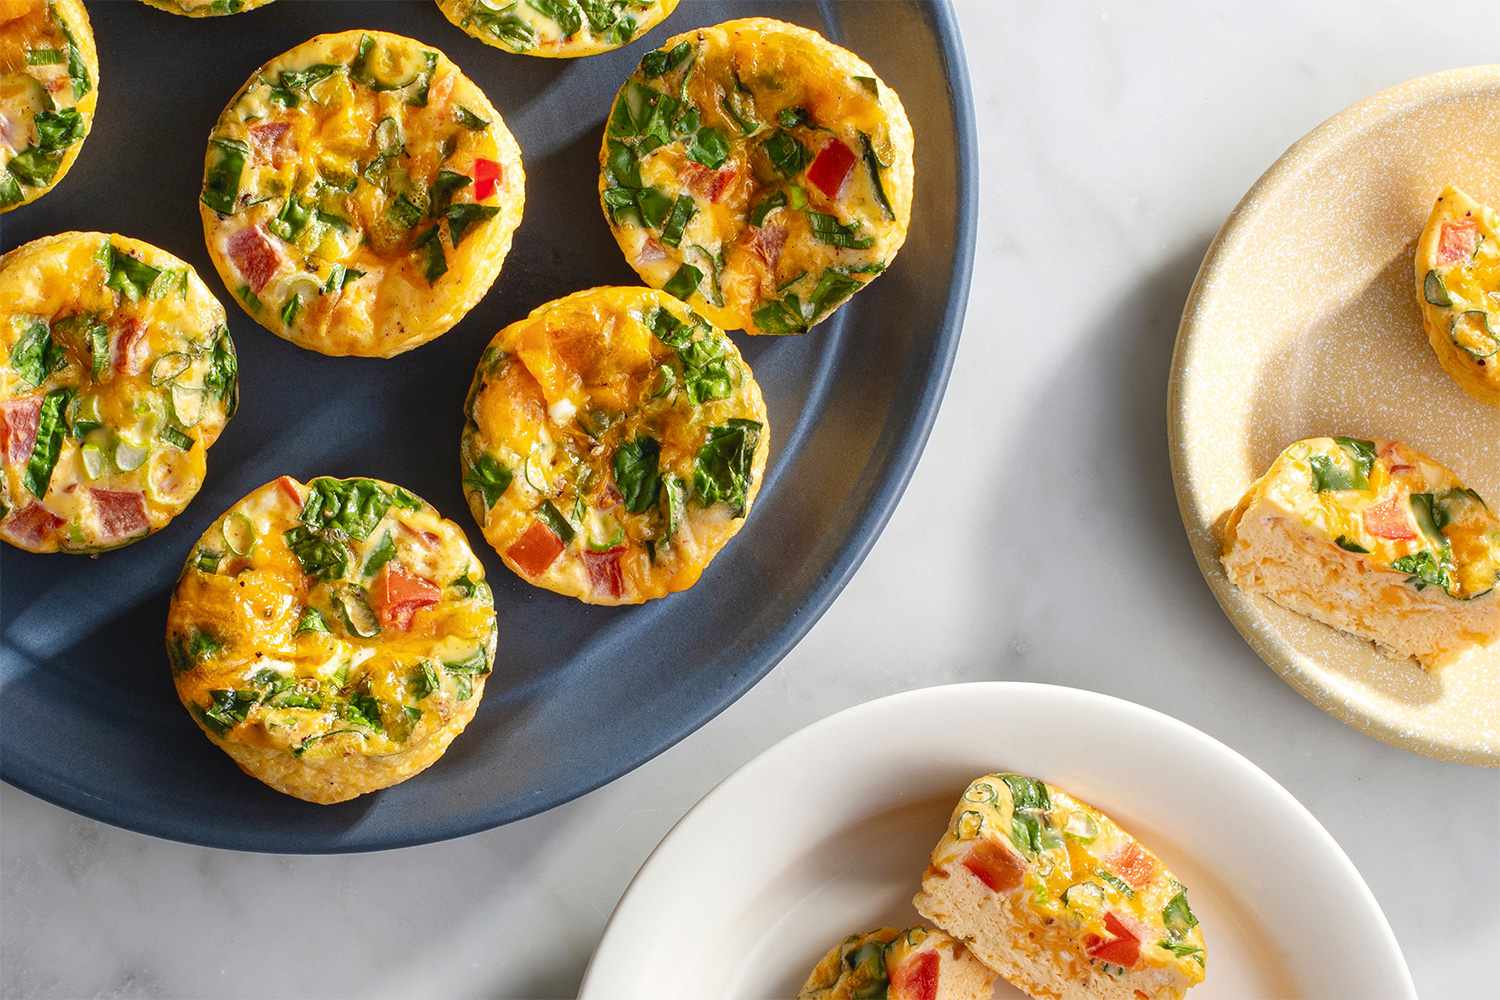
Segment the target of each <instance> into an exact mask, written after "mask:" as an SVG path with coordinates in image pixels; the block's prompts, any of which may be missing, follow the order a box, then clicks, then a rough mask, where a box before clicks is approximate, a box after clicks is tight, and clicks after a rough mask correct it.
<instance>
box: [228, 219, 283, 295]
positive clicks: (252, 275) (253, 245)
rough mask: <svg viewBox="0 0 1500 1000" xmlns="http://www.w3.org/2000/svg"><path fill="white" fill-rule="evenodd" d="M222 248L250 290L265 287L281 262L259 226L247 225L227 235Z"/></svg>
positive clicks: (256, 290)
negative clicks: (229, 235) (227, 238)
mask: <svg viewBox="0 0 1500 1000" xmlns="http://www.w3.org/2000/svg"><path fill="white" fill-rule="evenodd" d="M224 250H225V253H227V254H228V255H229V259H230V260H231V261H233V262H234V266H235V270H237V271H239V272H240V277H242V278H244V279H245V283H246V284H247V285H249V286H250V290H251V291H252V292H257V293H258V292H259V291H260V290H261V289H262V288H265V287H266V282H268V281H270V280H271V275H273V274H275V273H276V268H277V267H278V266H279V265H280V264H281V254H279V253H277V252H276V247H275V246H274V245H273V244H272V243H271V241H270V240H268V239H266V236H265V234H264V233H262V232H261V231H260V227H259V226H249V227H248V228H245V229H241V230H240V231H239V232H237V233H235V234H234V235H233V236H231V237H229V242H228V243H226V244H225V245H224Z"/></svg>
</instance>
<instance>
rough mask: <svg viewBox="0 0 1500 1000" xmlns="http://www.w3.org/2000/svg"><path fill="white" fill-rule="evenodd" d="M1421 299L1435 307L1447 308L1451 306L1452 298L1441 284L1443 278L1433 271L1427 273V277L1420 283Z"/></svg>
mask: <svg viewBox="0 0 1500 1000" xmlns="http://www.w3.org/2000/svg"><path fill="white" fill-rule="evenodd" d="M1422 297H1423V298H1424V299H1426V300H1427V301H1428V302H1430V303H1432V304H1433V305H1435V306H1442V307H1444V308H1449V307H1451V306H1452V305H1453V297H1452V296H1451V295H1449V294H1448V288H1447V286H1446V285H1444V284H1443V276H1442V275H1440V274H1438V273H1437V271H1435V270H1434V271H1428V272H1427V277H1426V278H1425V279H1424V280H1423V281H1422Z"/></svg>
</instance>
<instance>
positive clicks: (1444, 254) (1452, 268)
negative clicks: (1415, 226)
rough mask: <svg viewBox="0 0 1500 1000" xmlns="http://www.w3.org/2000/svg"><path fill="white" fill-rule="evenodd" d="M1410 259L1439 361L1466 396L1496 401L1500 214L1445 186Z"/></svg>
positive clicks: (1499, 401) (1499, 392) (1499, 390)
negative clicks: (1413, 265) (1412, 262)
mask: <svg viewBox="0 0 1500 1000" xmlns="http://www.w3.org/2000/svg"><path fill="white" fill-rule="evenodd" d="M1414 261H1415V265H1416V272H1417V301H1418V303H1420V304H1421V307H1422V326H1423V327H1424V328H1425V329H1426V330H1427V341H1428V343H1430V344H1431V345H1432V350H1433V353H1434V354H1436V355H1437V359H1438V363H1439V364H1440V365H1442V366H1443V370H1444V371H1445V372H1447V373H1448V374H1449V375H1450V376H1451V377H1452V378H1453V381H1455V382H1457V383H1458V384H1459V386H1461V387H1462V388H1463V390H1464V391H1465V392H1467V393H1468V394H1469V395H1471V396H1473V397H1474V398H1475V399H1477V400H1479V401H1480V402H1482V403H1489V404H1491V405H1492V406H1500V215H1497V214H1496V213H1495V211H1494V210H1493V209H1491V208H1489V207H1487V206H1485V205H1481V204H1479V203H1478V202H1477V201H1475V200H1474V199H1473V198H1470V197H1469V196H1468V195H1466V194H1464V193H1463V192H1462V191H1460V190H1458V189H1457V188H1455V187H1447V188H1444V189H1443V193H1442V194H1440V195H1438V200H1437V204H1436V205H1434V206H1433V208H1432V216H1431V217H1430V218H1429V219H1428V220H1427V228H1426V229H1424V230H1422V236H1421V238H1420V239H1419V240H1418V241H1417V252H1416V256H1415V258H1414Z"/></svg>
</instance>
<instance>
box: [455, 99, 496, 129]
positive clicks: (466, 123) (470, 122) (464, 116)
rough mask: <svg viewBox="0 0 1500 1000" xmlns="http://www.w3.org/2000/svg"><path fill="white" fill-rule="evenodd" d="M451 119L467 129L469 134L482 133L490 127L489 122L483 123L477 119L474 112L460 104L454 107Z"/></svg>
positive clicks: (480, 119)
mask: <svg viewBox="0 0 1500 1000" xmlns="http://www.w3.org/2000/svg"><path fill="white" fill-rule="evenodd" d="M453 117H454V119H455V120H457V122H458V123H459V124H460V125H462V126H463V127H464V128H466V129H468V130H469V131H470V132H482V131H484V130H485V129H487V128H489V127H490V123H489V122H487V121H485V120H484V119H483V118H481V117H479V116H478V115H476V114H475V113H474V112H472V111H470V110H469V109H468V108H466V107H464V106H463V105H462V104H460V105H457V106H456V107H455V109H454V112H453Z"/></svg>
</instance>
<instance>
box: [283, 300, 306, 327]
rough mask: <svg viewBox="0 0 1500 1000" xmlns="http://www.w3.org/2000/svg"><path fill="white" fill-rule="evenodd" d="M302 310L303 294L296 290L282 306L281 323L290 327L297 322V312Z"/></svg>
mask: <svg viewBox="0 0 1500 1000" xmlns="http://www.w3.org/2000/svg"><path fill="white" fill-rule="evenodd" d="M301 311H302V296H300V295H298V294H297V293H296V292H293V293H292V294H290V295H288V296H287V297H286V304H285V305H283V306H282V307H281V325H282V326H284V327H287V328H288V329H290V328H291V327H292V326H293V325H294V324H295V323H296V322H297V314H298V313H299V312H301Z"/></svg>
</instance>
